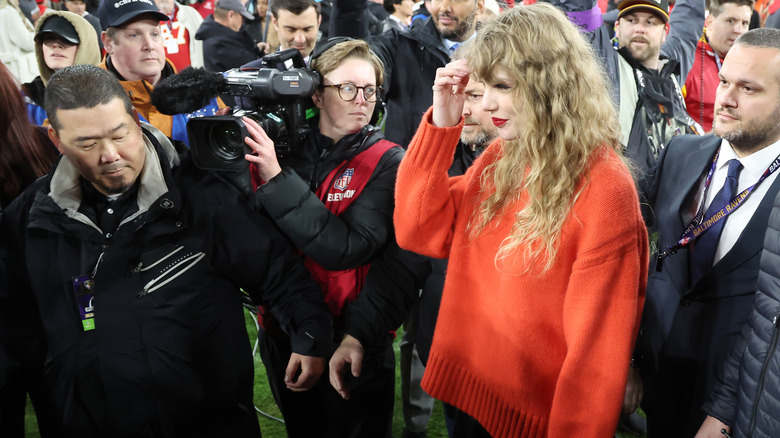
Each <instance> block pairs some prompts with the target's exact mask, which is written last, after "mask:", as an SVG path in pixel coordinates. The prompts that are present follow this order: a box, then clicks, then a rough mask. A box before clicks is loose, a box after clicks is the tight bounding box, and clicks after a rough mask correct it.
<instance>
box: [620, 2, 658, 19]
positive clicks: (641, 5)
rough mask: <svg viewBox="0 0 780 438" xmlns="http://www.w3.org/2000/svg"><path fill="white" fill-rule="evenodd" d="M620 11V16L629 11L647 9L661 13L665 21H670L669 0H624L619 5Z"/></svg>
mask: <svg viewBox="0 0 780 438" xmlns="http://www.w3.org/2000/svg"><path fill="white" fill-rule="evenodd" d="M617 8H618V10H619V11H620V13H619V14H618V18H620V17H622V16H623V15H626V14H628V13H629V12H633V11H637V10H642V9H644V10H647V11H648V12H654V13H655V14H657V15H659V16H660V17H661V18H662V19H663V20H664V23H668V22H669V0H623V1H621V2H620V3H618V6H617Z"/></svg>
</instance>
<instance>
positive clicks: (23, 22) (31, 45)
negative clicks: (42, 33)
mask: <svg viewBox="0 0 780 438" xmlns="http://www.w3.org/2000/svg"><path fill="white" fill-rule="evenodd" d="M34 37H35V32H34V31H33V26H32V24H31V23H30V21H29V20H28V19H27V18H26V17H25V16H24V14H23V13H22V11H20V10H19V6H18V5H17V3H16V2H15V0H0V61H2V62H3V64H5V66H6V67H8V70H9V71H10V72H11V75H13V77H15V78H16V80H17V81H19V82H20V83H24V82H29V81H31V80H33V79H34V78H35V77H36V76H38V69H37V68H36V67H35V55H34V54H33V51H34V50H35V41H34V39H33V38H34Z"/></svg>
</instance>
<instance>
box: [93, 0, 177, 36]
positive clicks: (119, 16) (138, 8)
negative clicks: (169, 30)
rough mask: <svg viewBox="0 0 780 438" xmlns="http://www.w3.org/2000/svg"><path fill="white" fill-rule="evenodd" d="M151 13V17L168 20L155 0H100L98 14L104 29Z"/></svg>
mask: <svg viewBox="0 0 780 438" xmlns="http://www.w3.org/2000/svg"><path fill="white" fill-rule="evenodd" d="M141 14H149V18H152V19H155V20H160V21H168V16H167V15H165V14H163V13H162V12H160V10H159V9H158V8H157V4H155V3H154V0H100V7H98V16H99V17H100V25H101V26H102V27H103V30H106V29H108V28H109V27H116V26H121V25H123V24H125V23H127V22H128V21H130V20H132V19H133V18H135V17H137V16H139V15H141Z"/></svg>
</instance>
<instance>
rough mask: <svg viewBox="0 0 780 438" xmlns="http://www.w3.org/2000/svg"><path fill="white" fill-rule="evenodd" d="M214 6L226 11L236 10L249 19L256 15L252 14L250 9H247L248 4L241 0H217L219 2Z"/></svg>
mask: <svg viewBox="0 0 780 438" xmlns="http://www.w3.org/2000/svg"><path fill="white" fill-rule="evenodd" d="M214 6H215V7H217V8H220V9H224V10H226V11H236V12H238V13H239V14H241V15H243V16H244V18H246V19H247V20H251V19H253V18H255V16H254V15H252V14H250V13H249V11H247V10H246V6H244V4H243V3H241V1H240V0H217V4H216V5H214Z"/></svg>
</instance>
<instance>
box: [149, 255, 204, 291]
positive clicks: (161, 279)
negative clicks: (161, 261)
mask: <svg viewBox="0 0 780 438" xmlns="http://www.w3.org/2000/svg"><path fill="white" fill-rule="evenodd" d="M205 256H206V254H205V253H203V252H197V253H194V254H193V253H189V254H187V255H185V256H183V257H181V258H180V259H178V260H176V261H174V262H173V263H172V264H171V265H170V266H168V267H167V268H165V269H164V270H163V272H162V273H161V274H160V276H158V277H156V278H153V279H152V280H150V281H149V282H148V283H146V285H144V288H143V290H142V291H141V292H139V293H138V298H143V297H145V296H146V295H148V294H150V293H152V292H154V291H156V290H157V289H160V288H161V287H163V286H165V285H166V284H168V283H170V282H171V281H173V280H175V279H176V278H177V277H179V276H180V275H182V274H184V273H185V272H187V271H189V270H190V269H191V268H192V267H193V266H195V265H196V264H197V263H198V262H199V261H201V259H203V257H205ZM155 264H156V263H155ZM178 267H181V269H180V270H179V271H178V272H176V273H174V274H171V272H173V270H174V269H176V268H178Z"/></svg>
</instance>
